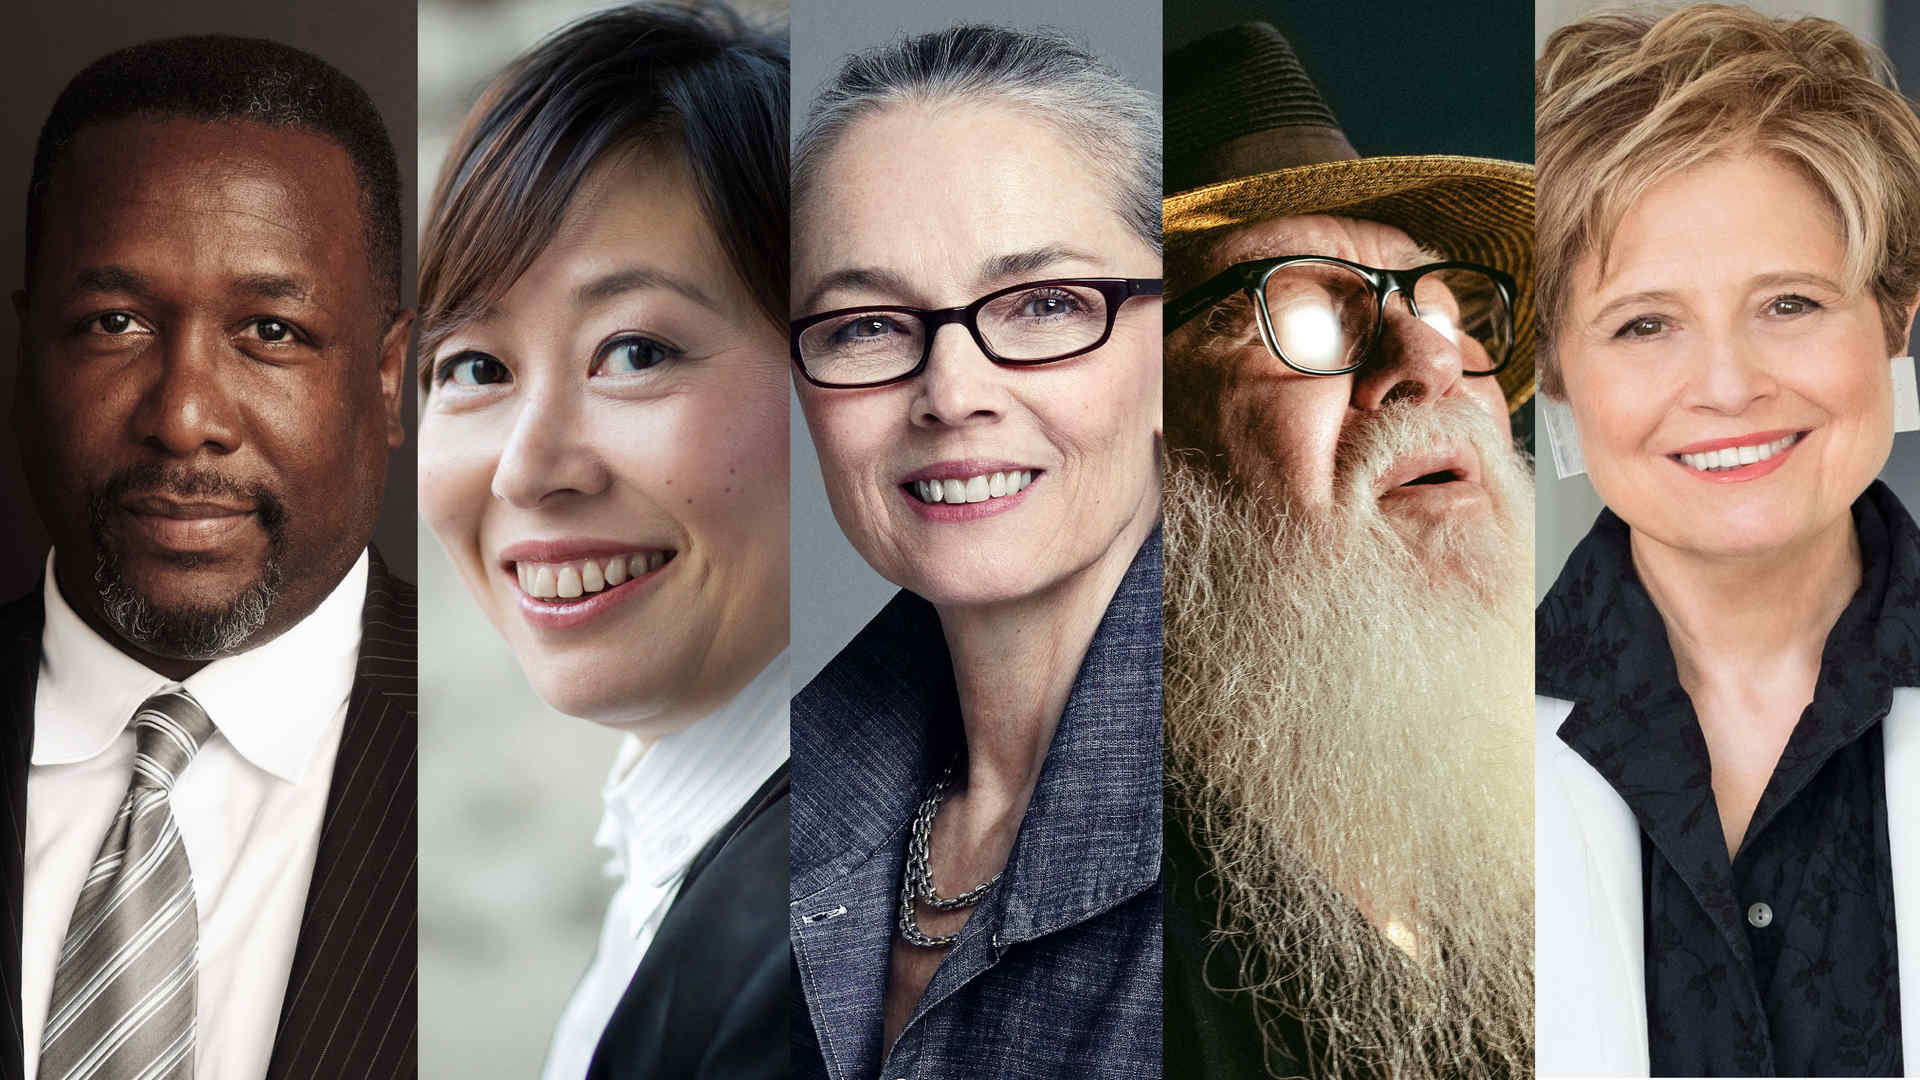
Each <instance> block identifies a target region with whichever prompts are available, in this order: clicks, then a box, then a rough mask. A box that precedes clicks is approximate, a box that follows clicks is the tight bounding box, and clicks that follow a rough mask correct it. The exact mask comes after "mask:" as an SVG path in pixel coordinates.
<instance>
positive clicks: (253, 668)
mask: <svg viewBox="0 0 1920 1080" xmlns="http://www.w3.org/2000/svg"><path fill="white" fill-rule="evenodd" d="M367 572H368V571H367V553H366V552H364V551H363V552H361V553H360V557H359V559H357V560H355V561H354V564H353V568H352V569H350V570H348V571H347V576H346V577H344V578H342V579H341V581H340V583H339V584H338V585H336V586H334V588H333V591H332V592H331V593H328V594H327V598H326V599H325V600H323V601H321V602H320V606H319V607H317V608H315V609H314V610H313V611H312V612H311V613H309V614H308V615H307V617H306V618H304V619H302V620H300V621H299V622H298V623H295V624H294V625H293V627H292V628H291V629H289V630H288V631H287V632H286V633H284V634H281V635H280V636H279V637H276V638H274V639H273V640H272V641H269V642H267V643H266V644H264V645H261V646H259V647H257V648H253V649H248V650H247V651H246V652H243V653H237V654H235V655H233V656H228V657H223V658H221V659H219V660H215V661H213V662H211V663H209V664H207V665H206V666H205V667H203V668H201V669H200V670H199V671H197V672H195V673H194V674H193V675H191V676H189V677H188V678H187V680H186V681H185V683H183V684H175V683H173V682H172V681H171V680H169V679H167V678H166V677H165V676H163V675H161V674H159V673H157V672H154V671H152V670H149V669H148V668H147V667H146V666H145V665H143V664H141V663H139V662H138V661H136V660H134V659H133V658H132V657H130V656H128V655H127V654H125V653H123V652H121V651H120V650H119V649H118V648H117V647H115V646H114V645H113V644H112V643H111V642H109V641H107V640H106V639H105V638H103V637H101V636H100V635H99V634H98V633H95V632H94V630H93V628H92V627H90V626H88V625H87V624H86V621H85V620H83V619H82V618H81V617H80V615H79V614H78V613H77V612H75V611H74V610H73V608H72V606H71V605H69V604H68V603H67V600H66V598H65V597H64V596H62V595H61V594H60V586H59V583H58V581H57V580H56V579H55V577H54V573H53V554H52V553H49V554H48V555H47V570H46V578H45V582H44V584H43V586H42V589H41V592H42V595H43V597H44V602H45V605H46V626H45V629H44V631H43V632H42V634H41V639H40V640H41V652H40V677H39V687H38V690H37V692H36V699H35V706H34V711H35V715H36V722H35V725H34V744H33V763H34V764H35V765H66V764H71V763H74V762H79V761H85V760H88V759H90V758H93V757H96V756H98V755H99V754H101V753H103V752H105V751H106V749H107V748H108V747H109V746H111V745H112V744H113V742H114V740H115V739H117V738H118V737H119V736H120V733H121V732H123V731H125V730H126V728H127V724H128V722H129V721H130V720H132V718H133V714H134V710H135V709H137V708H138V707H139V706H140V703H141V702H143V701H145V700H146V699H147V698H149V697H151V696H153V695H154V694H155V693H158V692H159V691H160V690H162V689H164V688H166V687H169V686H173V685H184V686H185V687H186V689H187V692H188V693H191V694H192V695H193V696H194V698H195V700H197V701H199V702H200V705H201V707H202V708H204V709H206V711H207V715H208V716H209V717H211V718H212V719H213V723H214V727H215V728H216V729H217V730H218V731H219V732H220V733H221V734H222V735H225V736H226V737H227V741H228V742H230V743H231V744H233V747H234V749H235V750H238V751H239V752H240V754H241V756H242V757H244V758H246V759H247V760H248V761H249V762H251V763H252V764H254V765H255V766H257V767H259V768H261V769H264V770H265V771H267V772H269V773H271V774H272V775H274V776H275V777H278V778H279V779H281V780H285V781H288V782H290V783H297V782H299V781H300V780H301V779H302V778H303V777H305V775H306V772H307V768H308V765H309V764H310V763H311V762H312V760H313V757H314V755H315V754H316V753H317V752H318V751H319V749H320V746H321V745H322V742H323V740H324V739H325V737H326V736H327V735H328V734H329V733H330V732H331V730H332V728H333V726H334V721H335V719H336V717H337V715H338V713H339V712H340V706H341V705H342V703H344V702H345V701H346V700H347V695H348V694H349V693H350V692H351V691H352V689H353V673H354V665H355V661H356V659H357V657H358V655H359V651H360V609H361V606H362V604H363V603H364V601H365V598H366V592H367Z"/></svg>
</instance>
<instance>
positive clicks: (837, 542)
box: [789, 0, 1161, 690]
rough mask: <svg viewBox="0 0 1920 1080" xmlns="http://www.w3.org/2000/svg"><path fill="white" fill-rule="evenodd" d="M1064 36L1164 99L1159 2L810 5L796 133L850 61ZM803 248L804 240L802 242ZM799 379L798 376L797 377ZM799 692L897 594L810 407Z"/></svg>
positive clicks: (801, 47)
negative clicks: (909, 42)
mask: <svg viewBox="0 0 1920 1080" xmlns="http://www.w3.org/2000/svg"><path fill="white" fill-rule="evenodd" d="M962 22H968V23H993V24H997V25H1001V26H1011V27H1027V28H1030V27H1039V26H1047V27H1054V28H1057V29H1060V30H1064V31H1066V32H1067V33H1068V34H1070V35H1072V36H1073V37H1074V38H1075V39H1077V40H1078V41H1080V42H1081V43H1083V44H1084V45H1086V46H1087V47H1088V49H1089V50H1090V51H1091V52H1092V53H1093V54H1094V55H1096V56H1098V57H1100V58H1102V59H1104V60H1105V61H1106V62H1107V63H1109V64H1111V65H1113V67H1114V69H1115V70H1116V71H1118V72H1119V73H1120V74H1121V76H1123V77H1124V78H1126V79H1128V80H1129V81H1131V82H1132V83H1133V84H1134V85H1135V86H1138V87H1140V88H1141V89H1143V90H1146V91H1148V92H1150V93H1152V94H1153V95H1154V96H1155V97H1158V96H1159V95H1160V68H1161V60H1160V53H1161V37H1160V3H1159V0H1125V2H1123V3H1114V2H1112V0H1031V2H1025V3H1021V2H1011V0H970V2H968V3H965V4H954V3H951V2H950V0H949V2H941V0H908V2H905V3H901V2H895V0H832V2H830V3H818V4H811V5H806V6H803V7H801V8H800V9H799V11H798V13H797V14H796V16H795V19H794V27H793V130H794V133H795V134H796V135H798V134H799V132H800V130H801V128H802V127H803V126H804V125H805V124H806V118H807V109H808V107H809V106H811V105H812V103H813V98H814V95H815V94H816V93H818V91H819V88H820V87H821V86H822V85H823V84H824V83H825V82H826V81H827V80H828V79H829V78H831V77H832V76H833V74H834V73H835V72H836V71H838V70H839V68H840V64H841V63H842V61H844V60H845V59H846V58H847V57H848V56H849V55H851V54H853V53H856V52H860V51H862V50H865V49H868V48H871V47H873V46H875V45H882V44H885V43H887V42H890V41H895V40H898V39H899V38H901V37H905V36H911V35H914V34H924V33H929V32H932V31H935V30H944V29H946V28H947V27H949V26H952V25H955V24H957V23H962ZM795 242H798V238H797V237H796V238H795ZM796 377H797V376H796ZM789 437H790V440H791V443H792V455H791V460H792V462H793V466H792V468H793V472H792V486H791V493H792V502H791V505H792V507H793V511H792V513H793V523H792V538H793V540H792V542H793V549H792V550H793V592H792V594H791V605H792V611H793V630H794V634H793V685H794V688H795V689H796V690H798V689H799V688H800V687H803V686H805V685H806V684H807V683H808V682H809V681H811V680H812V679H813V677H814V675H815V674H817V673H818V672H819V670H820V669H821V668H822V667H824V666H825V665H826V663H827V661H829V660H831V659H833V657H834V654H836V653H838V652H839V651H840V649H841V648H842V647H843V646H845V645H846V643H847V642H848V641H849V640H850V639H851V638H852V637H853V635H854V634H856V633H858V632H859V630H860V628H861V627H863V626H865V625H866V624H867V620H868V619H871V618H872V617H873V615H874V613H875V612H877V611H879V610H880V607H881V605H883V604H885V603H886V602H887V599H888V598H889V597H891V596H892V595H893V594H894V593H895V592H896V591H897V589H896V587H895V586H894V585H892V584H890V583H888V582H887V581H885V580H882V579H881V577H880V576H879V575H878V574H875V573H874V572H873V571H872V570H871V569H869V568H868V567H867V564H866V563H865V562H863V561H862V560H861V558H860V555H859V553H857V552H855V551H854V550H853V547H852V545H850V544H848V543H847V539H846V536H845V534H843V533H842V532H841V531H840V526H839V524H838V523H836V522H835V521H834V520H833V510H832V508H831V507H829V506H828V505H827V491H826V487H825V486H824V484H823V483H822V482H821V479H820V460H819V458H817V457H816V456H815V455H814V452H813V440H812V438H810V437H809V436H808V434H807V422H806V417H805V416H803V415H802V414H801V412H800V402H799V401H798V400H797V399H796V400H795V401H794V402H793V421H792V428H791V431H790V433H789Z"/></svg>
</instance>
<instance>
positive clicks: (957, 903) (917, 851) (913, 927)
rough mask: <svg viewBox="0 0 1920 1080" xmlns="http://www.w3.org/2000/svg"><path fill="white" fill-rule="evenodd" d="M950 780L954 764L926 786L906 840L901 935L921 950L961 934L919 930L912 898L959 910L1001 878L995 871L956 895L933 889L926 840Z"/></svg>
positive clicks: (941, 908) (942, 945) (943, 945)
mask: <svg viewBox="0 0 1920 1080" xmlns="http://www.w3.org/2000/svg"><path fill="white" fill-rule="evenodd" d="M952 783H953V767H952V766H948V767H947V770H946V771H945V772H943V773H941V774H940V779H938V780H936V781H934V782H933V786H931V787H929V788H928V789H927V797H926V798H924V799H922V800H920V809H918V810H916V811H914V814H913V837H912V839H910V840H909V841H908V842H907V874H906V879H905V880H904V881H902V882H901V883H900V936H901V937H903V938H906V939H907V944H909V945H917V946H919V947H920V948H923V949H944V948H946V947H947V946H949V945H952V944H953V943H954V942H955V941H956V940H958V938H959V937H960V935H959V933H958V932H957V931H956V932H955V933H951V934H929V933H927V932H925V931H923V930H921V929H920V923H919V922H918V921H917V920H915V919H914V917H913V905H914V902H915V901H918V902H920V903H922V904H925V905H927V906H928V907H930V908H933V909H935V910H937V911H958V910H960V909H962V908H970V907H972V906H973V905H975V904H977V903H979V902H980V900H981V898H982V897H984V896H986V895H987V890H988V889H991V888H993V883H994V882H996V881H999V880H1000V875H999V874H995V875H993V877H991V878H989V879H987V880H986V881H983V882H981V883H980V884H978V885H975V886H974V887H973V888H971V889H968V890H967V891H966V892H963V893H961V894H960V895H958V896H951V897H948V896H941V895H939V894H938V893H936V892H934V891H933V871H932V870H931V869H929V868H928V865H927V863H928V856H927V841H928V838H929V837H931V836H932V835H933V818H934V815H936V814H938V813H939V812H940V800H941V799H942V798H943V797H944V796H945V795H946V793H947V787H948V786H949V785H950V784H952ZM1002 872H1003V873H1004V871H1002Z"/></svg>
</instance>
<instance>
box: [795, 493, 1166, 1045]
mask: <svg viewBox="0 0 1920 1080" xmlns="http://www.w3.org/2000/svg"><path fill="white" fill-rule="evenodd" d="M1161 595H1162V593H1161V556H1160V531H1159V529H1158V528H1155V530H1154V531H1153V534H1152V535H1150V536H1149V537H1148V538H1147V541H1146V543H1145V544H1143V545H1142V546H1141V548H1140V551H1139V552H1138V553H1137V554H1136V555H1135V556H1134V560H1133V563H1132V565H1131V566H1130V567H1129V568H1128V570H1127V573H1126V575H1125V577H1123V578H1122V580H1121V583H1120V587H1119V588H1118V590H1116V592H1115V594H1114V596H1113V599H1112V600H1111V601H1110V602H1109V603H1108V605H1107V610H1106V613H1105V614H1104V615H1103V616H1102V618H1101V621H1100V625H1099V627H1098V628H1097V629H1096V631H1095V632H1094V636H1093V640H1092V642H1091V643H1090V644H1089V646H1088V649H1087V655H1086V658H1085V659H1084V660H1083V661H1082V662H1081V667H1080V671H1079V673H1078V675H1077V676H1076V678H1075V680H1074V684H1073V689H1072V691H1071V693H1070V695H1069V696H1068V699H1067V705H1066V708H1065V709H1064V710H1063V712H1062V714H1061V717H1060V722H1059V724H1058V726H1057V727H1056V728H1055V730H1054V735H1053V742H1052V744H1051V745H1050V746H1049V747H1048V749H1047V757H1046V761H1045V762H1044V763H1043V764H1042V766H1041V770H1040V778H1039V780H1038V781H1037V782H1036V784H1035V787H1034V792H1033V798H1032V800H1031V801H1030V802H1029V804H1028V806H1027V812H1026V815H1025V817H1024V818H1023V819H1022V821H1021V824H1020V831H1019V834H1018V835H1017V837H1016V838H1015V840H1014V845H1013V850H1012V852H1011V853H1010V855H1009V856H1008V860H1007V866H1006V869H1005V871H1004V872H1003V874H1002V876H1001V879H1000V882H999V884H998V885H996V886H995V887H994V888H993V889H992V890H991V891H990V892H989V893H988V894H987V896H986V898H985V899H983V900H982V901H981V903H980V906H979V907H977V908H975V909H974V911H973V915H972V917H970V918H969V919H968V920H967V923H966V925H965V926H964V927H962V928H961V930H960V932H959V936H958V940H957V941H956V942H955V944H954V946H953V948H952V950H951V951H950V952H949V953H948V954H947V955H946V957H945V958H944V959H943V960H942V961H941V964H940V967H939V969H938V970H937V971H936V972H935V973H934V977H933V979H932V981H931V982H929V983H928V984H927V988H926V990H925V992H924V993H923V994H922V996H921V999H920V1003H919V1005H918V1007H917V1008H916V1011H915V1013H914V1016H913V1017H912V1018H911V1019H909V1021H908V1024H907V1028H906V1030H905V1032H903V1035H902V1044H903V1045H910V1044H913V1043H914V1042H915V1040H913V1039H910V1038H909V1036H910V1035H911V1034H912V1033H913V1032H914V1031H915V1030H916V1027H917V1026H918V1025H920V1024H922V1023H923V1022H925V1020H924V1018H926V1017H927V1014H929V1013H931V1012H933V1011H934V1010H937V1009H940V1008H941V1007H942V1005H943V1004H944V1003H945V1002H946V1001H948V1000H949V999H951V998H953V997H954V996H955V995H956V994H960V993H962V991H963V990H965V989H966V988H967V987H968V986H969V985H970V984H972V983H973V982H974V980H976V979H977V978H979V977H980V976H981V975H983V974H984V973H985V972H987V971H988V970H989V969H993V968H996V967H998V966H1000V965H1001V964H1002V961H1003V960H1007V954H1008V950H1009V949H1010V948H1012V947H1013V946H1015V945H1016V944H1017V943H1020V942H1025V941H1031V940H1034V939H1036V938H1039V937H1042V936H1044V935H1047V934H1050V933H1054V932H1056V931H1060V930H1063V929H1066V928H1068V927H1073V926H1075V925H1077V924H1081V923H1085V922H1087V921H1088V920H1091V919H1093V918H1094V917H1096V916H1098V915H1100V914H1102V913H1103V912H1106V911H1108V910H1110V909H1112V908H1114V907H1116V906H1118V905H1120V904H1122V903H1124V902H1125V901H1127V900H1128V899H1130V898H1133V897H1137V896H1140V895H1141V894H1143V893H1145V892H1147V891H1148V890H1149V889H1151V888H1153V886H1154V884H1155V882H1156V881H1158V879H1159V875H1160V851H1161V833H1160V803H1161V779H1160V774H1161V769H1160V696H1161V695H1160V661H1161V650H1160V641H1161V616H1160V611H1161ZM960 737H961V731H960V716H959V709H958V702H957V697H956V693H955V689H954V681H953V664H952V659H951V657H950V656H949V655H948V653H947V647H946V639H945V637H944V636H943V635H942V634H941V631H940V621H939V617H938V616H937V615H936V614H935V612H934V610H933V608H932V606H931V605H929V604H928V603H927V602H926V601H924V600H921V599H920V598H918V597H915V596H913V595H911V594H908V593H905V592H902V593H901V594H899V595H898V596H896V597H894V599H893V600H892V601H891V602H890V603H889V604H888V605H887V606H886V607H885V608H884V609H883V610H882V611H881V612H880V614H879V615H878V616H876V617H875V618H874V620H873V621H872V622H871V623H869V624H868V625H867V627H866V629H864V630H862V631H861V632H860V634H859V635H858V636H857V637H855V638H854V640H853V642H852V643H851V644H850V645H848V647H847V648H846V649H845V650H844V651H842V652H841V654H840V655H839V656H838V657H836V658H835V659H834V661H833V662H832V663H831V664H829V665H828V666H827V668H826V669H825V670H824V671H823V672H821V674H820V675H819V676H818V677H816V678H815V679H814V681H813V682H812V683H810V684H809V685H808V686H807V688H806V689H805V690H803V691H801V692H800V694H799V695H798V696H796V697H795V698H794V701H793V772H794V782H793V801H792V813H793V817H792V833H791V837H792V847H791V864H790V865H791V876H790V881H791V888H792V906H791V909H790V916H791V922H790V928H791V932H792V934H793V943H794V963H795V965H796V966H797V968H798V970H799V972H800V979H801V986H802V989H803V991H804V994H805V1001H806V1005H805V1007H806V1009H807V1010H808V1012H809V1014H810V1017H811V1020H812V1026H813V1028H814V1030H815V1032H816V1033H817V1035H818V1039H819V1047H820V1052H821V1055H822V1057H823V1058H824V1060H825V1063H826V1066H827V1069H828V1074H829V1075H830V1076H833V1077H835V1078H851V1077H871V1076H873V1075H874V1074H875V1071H876V1070H877V1069H878V1068H879V1067H880V1066H881V1065H882V1064H883V1062H882V1058H881V1046H880V1039H881V1025H882V1006H883V999H884V996H885V989H886V981H887V971H888V958H889V955H890V951H891V948H892V941H893V923H894V917H895V914H896V912H897V910H898V904H899V890H900V880H901V874H902V872H903V866H904V863H905V858H906V836H907V829H908V823H909V821H910V819H911V818H912V816H913V813H914V810H915V808H916V807H917V806H918V805H919V802H920V798H921V796H922V794H923V793H924V791H925V790H926V786H927V784H928V783H929V782H930V780H931V778H932V774H933V770H934V769H936V768H938V767H940V766H942V765H944V764H945V762H947V761H948V760H950V759H951V757H952V756H953V754H954V753H955V752H956V750H957V749H958V747H959V742H960ZM1048 955H1050V954H1048V953H1046V952H1044V951H1042V952H1037V953H1033V954H1032V956H1033V957H1034V958H1035V959H1033V960H1032V961H1030V962H1029V963H1027V964H1026V965H1025V966H1020V965H1014V967H1013V969H1012V970H1010V971H1005V972H1003V974H1004V975H1005V977H1004V978H1003V979H1002V980H1001V982H1003V983H1009V984H1024V983H1034V984H1035V989H1034V991H1033V993H1034V1000H1035V1002H1036V1003H1037V1002H1038V1001H1039V1000H1040V999H1041V997H1043V995H1042V994H1041V991H1040V990H1039V989H1038V980H1051V979H1055V978H1058V977H1059V970H1056V969H1054V968H1053V967H1051V966H1050V965H1051V964H1057V963H1059V962H1061V960H1062V958H1060V957H1055V958H1054V960H1053V961H1043V960H1041V959H1039V958H1041V957H1045V956H1048ZM1035 964H1039V965H1041V967H1040V968H1035V967H1034V966H1033V965H1035ZM1042 968H1045V970H1042ZM1060 970H1064V969H1060ZM899 1049H900V1047H899V1046H896V1047H895V1050H896V1051H899ZM908 1054H909V1056H911V1051H909V1052H908Z"/></svg>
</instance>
